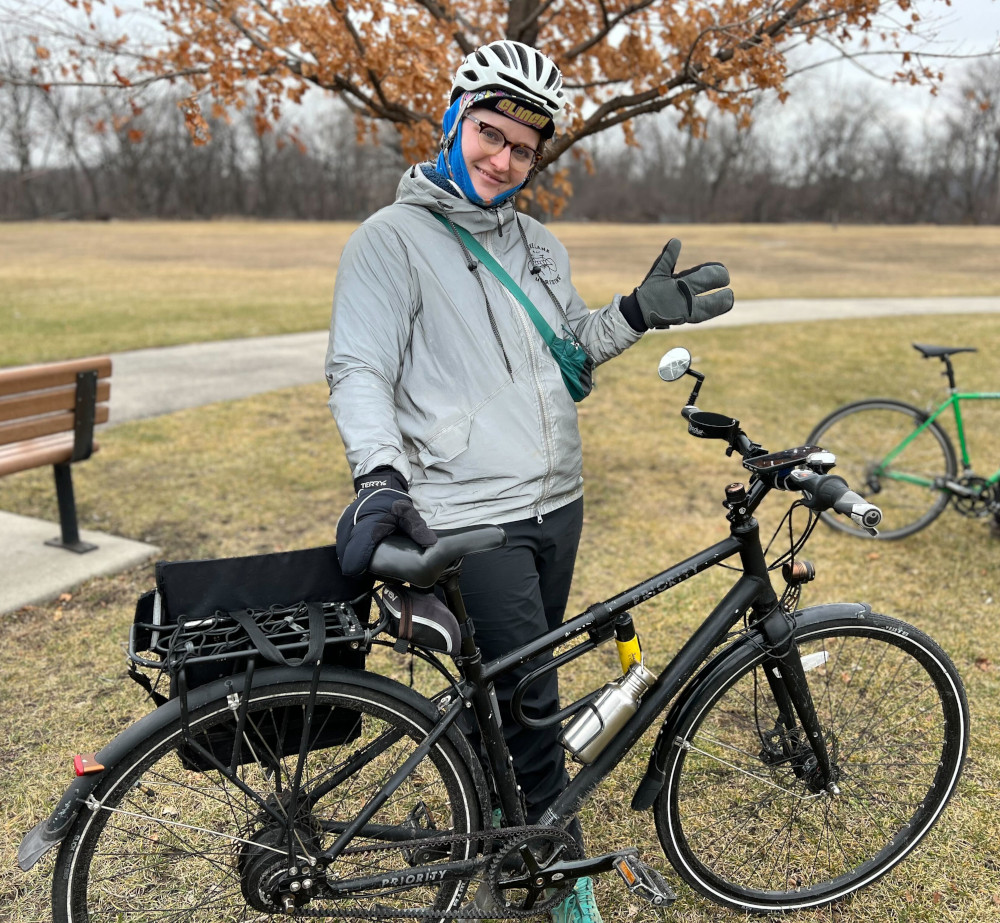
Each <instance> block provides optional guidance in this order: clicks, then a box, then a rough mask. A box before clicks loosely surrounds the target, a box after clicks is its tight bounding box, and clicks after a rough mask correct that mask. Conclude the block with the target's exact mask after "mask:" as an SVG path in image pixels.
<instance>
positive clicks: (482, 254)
mask: <svg viewBox="0 0 1000 923" xmlns="http://www.w3.org/2000/svg"><path fill="white" fill-rule="evenodd" d="M431 214H432V215H433V216H434V217H435V218H437V220H438V221H440V222H441V223H442V224H443V225H444V226H445V227H446V228H448V229H449V230H451V229H452V228H454V229H455V231H456V232H457V233H458V236H459V237H460V238H461V239H462V243H464V244H465V246H466V247H467V248H468V250H469V252H470V253H471V254H472V255H473V256H475V257H476V258H477V259H478V260H479V262H480V263H482V264H483V265H484V266H485V267H486V268H487V269H488V270H489V271H490V272H492V273H493V275H495V276H496V277H497V278H498V279H499V280H500V281H501V282H502V283H503V285H504V286H505V287H506V289H507V291H509V292H510V293H511V294H512V295H513V296H514V297H515V298H516V299H517V300H518V301H519V302H521V306H522V307H523V308H524V310H525V311H527V312H528V317H530V318H531V322H532V323H533V324H534V325H535V326H536V327H537V328H538V332H539V333H540V334H541V335H542V339H544V340H545V342H546V343H548V345H549V347H550V348H551V347H552V344H553V342H555V341H556V340H558V339H559V337H557V336H556V333H555V331H554V330H553V329H552V328H551V327H550V326H549V325H548V324H547V323H546V321H545V318H544V317H542V315H541V314H539V313H538V308H536V307H535V306H534V305H533V304H532V303H531V299H530V298H529V297H528V296H527V295H525V294H524V292H522V291H521V287H520V286H519V285H518V284H517V283H516V282H515V281H514V280H513V279H512V278H511V277H510V275H509V274H508V272H507V270H506V269H504V268H503V266H501V265H500V264H499V263H498V262H497V261H496V260H495V259H493V257H492V256H490V253H489V251H488V250H487V249H486V248H485V247H484V246H483V245H482V244H481V243H480V242H479V241H478V240H476V238H475V237H473V236H472V234H470V233H469V232H468V231H467V230H466V229H465V228H463V227H462V226H461V225H458V224H453V223H452V222H450V221H449V220H448V219H447V218H445V216H444V215H442V214H440V213H439V212H431Z"/></svg>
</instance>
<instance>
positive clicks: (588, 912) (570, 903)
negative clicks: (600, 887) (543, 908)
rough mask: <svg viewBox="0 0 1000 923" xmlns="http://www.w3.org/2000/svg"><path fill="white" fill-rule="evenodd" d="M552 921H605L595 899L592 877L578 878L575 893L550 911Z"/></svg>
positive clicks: (574, 887) (595, 922)
mask: <svg viewBox="0 0 1000 923" xmlns="http://www.w3.org/2000/svg"><path fill="white" fill-rule="evenodd" d="M550 915H551V917H552V923H604V919H603V918H602V917H601V911H600V910H598V909H597V901H595V900H594V882H593V880H591V879H590V878H580V879H577V882H576V884H575V885H573V893H572V894H570V895H569V897H567V898H565V899H564V900H562V901H561V902H560V903H558V904H556V906H555V907H553V908H552V910H551V911H550Z"/></svg>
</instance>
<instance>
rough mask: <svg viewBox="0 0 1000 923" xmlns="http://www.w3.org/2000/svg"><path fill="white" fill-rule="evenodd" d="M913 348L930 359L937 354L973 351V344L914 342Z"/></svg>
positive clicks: (944, 354)
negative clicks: (951, 344) (931, 344)
mask: <svg viewBox="0 0 1000 923" xmlns="http://www.w3.org/2000/svg"><path fill="white" fill-rule="evenodd" d="M913 348H914V349H915V350H916V351H917V352H919V353H920V355H922V356H923V357H924V358H925V359H932V358H935V357H938V356H950V355H952V354H953V353H974V352H976V348H975V347H974V346H926V345H925V344H923V343H914V344H913Z"/></svg>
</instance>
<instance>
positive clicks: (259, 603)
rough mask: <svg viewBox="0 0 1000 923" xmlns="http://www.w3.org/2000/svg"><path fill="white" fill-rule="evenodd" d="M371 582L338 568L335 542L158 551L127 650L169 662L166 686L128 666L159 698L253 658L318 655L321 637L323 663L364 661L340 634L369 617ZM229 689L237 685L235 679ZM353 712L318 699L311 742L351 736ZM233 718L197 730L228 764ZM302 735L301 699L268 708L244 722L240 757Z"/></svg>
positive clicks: (259, 661)
mask: <svg viewBox="0 0 1000 923" xmlns="http://www.w3.org/2000/svg"><path fill="white" fill-rule="evenodd" d="M372 586H373V581H372V579H371V578H369V577H362V578H358V577H347V576H345V575H344V574H343V573H342V572H341V570H340V564H339V562H338V560H337V553H336V549H335V546H333V545H325V546H322V547H319V548H307V549H303V550H299V551H286V552H276V553H273V554H262V555H250V556H247V557H238V558H219V559H209V560H193V561H158V562H157V564H156V589H155V590H151V591H149V592H148V593H144V594H143V595H142V596H140V597H139V601H138V603H137V605H136V613H135V622H134V624H133V626H132V633H131V637H130V639H129V656H130V657H131V659H132V660H133V662H134V663H136V664H138V665H140V666H146V667H153V668H155V669H159V670H164V669H166V670H167V671H168V672H169V673H170V690H169V696H168V697H165V696H163V695H162V694H160V693H157V692H155V691H154V690H153V689H152V688H151V684H150V683H149V680H148V678H147V677H146V676H145V675H143V674H141V673H139V672H138V671H137V670H133V671H132V673H131V675H132V676H133V678H134V679H136V680H137V681H138V682H139V683H140V684H141V685H143V687H144V688H146V690H147V691H148V692H149V693H150V695H151V697H152V698H153V699H154V701H156V702H157V704H162V703H163V702H166V701H169V699H172V698H175V697H176V696H177V695H178V694H179V691H180V688H181V687H182V686H186V688H187V690H188V691H190V690H191V689H195V688H197V687H198V686H203V685H205V684H206V683H210V682H213V681H214V680H217V679H220V678H222V677H225V676H231V675H234V674H242V673H244V672H245V670H246V669H247V666H248V660H249V659H253V661H254V664H255V666H258V667H261V666H270V665H272V663H273V662H278V663H282V662H287V663H288V664H291V665H295V664H298V663H300V662H302V661H303V660H306V661H307V662H315V657H316V655H317V654H318V651H319V647H318V645H319V644H322V643H323V641H324V640H325V645H324V646H323V648H322V658H321V659H322V661H323V663H325V664H332V665H337V666H342V667H347V668H351V669H362V668H363V667H364V665H365V652H364V649H363V646H362V647H361V648H353V647H351V646H350V645H349V644H346V643H338V640H337V639H338V636H339V637H340V638H343V636H344V635H345V634H347V633H348V632H350V631H352V630H354V631H357V630H358V629H360V628H363V626H364V625H365V624H366V623H367V621H368V616H369V611H370V607H371V600H372V596H371V591H372ZM140 651H147V652H152V654H153V656H154V657H155V659H148V658H144V657H142V656H139V652H140ZM261 651H264V653H261ZM269 661H270V662H269ZM307 675H311V674H307ZM235 691H237V692H241V691H242V685H241V683H240V681H239V680H237V681H236V683H235ZM359 721H360V716H359V715H357V713H356V712H353V711H350V710H348V709H341V708H333V709H330V708H327V709H325V710H323V709H321V708H319V707H317V709H316V712H315V713H314V715H313V721H312V725H311V727H312V729H313V730H312V733H313V735H314V739H313V740H312V741H311V744H310V749H322V748H324V747H330V746H335V745H339V744H343V743H347V742H349V741H351V740H354V739H355V738H357V737H358V735H359V734H360V733H361V728H360V725H359ZM235 728H236V719H235V717H234V719H233V721H232V726H231V729H230V727H229V726H227V725H223V726H221V727H219V728H218V729H213V731H212V732H211V734H209V735H207V736H206V735H205V734H199V735H197V736H196V737H195V738H194V739H195V740H196V741H197V743H199V744H200V745H201V746H203V747H205V748H206V749H208V750H209V751H210V752H211V753H212V754H213V756H215V758H216V759H218V760H219V761H220V762H221V763H223V764H224V765H229V764H230V763H231V760H232V755H233V740H234V733H233V732H234V731H235ZM301 735H302V713H301V709H300V708H299V707H297V706H296V707H289V708H287V709H274V710H272V711H271V712H270V713H269V717H268V721H267V722H266V726H263V725H260V724H257V725H255V726H254V727H252V728H251V727H249V722H248V727H247V728H246V729H245V731H244V739H243V746H241V748H240V761H241V762H247V761H250V760H254V759H261V758H262V756H263V757H264V758H265V759H266V758H267V757H268V755H270V756H272V757H273V756H278V757H281V756H294V755H295V754H297V753H298V751H299V743H300V740H301ZM181 757H182V760H183V762H184V764H185V766H186V767H187V768H189V769H198V770H203V769H207V768H210V766H211V764H209V763H208V761H207V760H205V759H204V757H203V756H201V755H200V754H198V753H197V752H196V751H194V750H192V749H191V748H189V747H182V748H181Z"/></svg>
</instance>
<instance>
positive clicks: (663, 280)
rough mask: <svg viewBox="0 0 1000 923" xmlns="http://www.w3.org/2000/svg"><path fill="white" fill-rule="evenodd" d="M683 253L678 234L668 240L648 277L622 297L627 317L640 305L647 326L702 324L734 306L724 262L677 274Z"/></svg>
mask: <svg viewBox="0 0 1000 923" xmlns="http://www.w3.org/2000/svg"><path fill="white" fill-rule="evenodd" d="M680 252H681V242H680V241H679V240H678V239H677V238H676V237H674V238H672V239H671V240H669V241H668V242H667V245H666V246H665V247H664V248H663V252H662V253H660V255H659V256H658V257H657V258H656V262H655V263H653V266H652V268H651V269H650V270H649V272H648V273H646V278H645V279H643V280H642V282H640V283H639V286H638V287H637V288H636V290H635V291H634V292H633V293H632V294H631V295H629V296H626V298H623V299H622V308H621V310H622V313H623V314H624V315H625V316H626V318H628V317H629V313H628V312H629V308H631V309H632V311H633V312H634V310H635V307H636V306H638V309H639V312H641V314H642V320H643V323H645V325H646V327H647V328H648V327H673V326H675V325H677V324H700V323H701V322H702V321H706V320H710V319H711V318H713V317H718V316H719V315H720V314H725V313H726V311H728V310H729V309H730V308H731V307H732V306H733V300H734V299H733V291H732V289H730V288H723V286H726V285H729V270H728V269H726V267H725V266H723V265H722V263H701V264H700V265H698V266H693V267H692V268H691V269H684V270H682V271H681V272H676V273H675V272H674V267H675V266H676V265H677V257H678V256H680ZM716 289H718V291H715V290H716ZM706 293H707V294H706ZM630 323H631V320H630ZM633 326H635V325H634V324H633Z"/></svg>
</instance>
